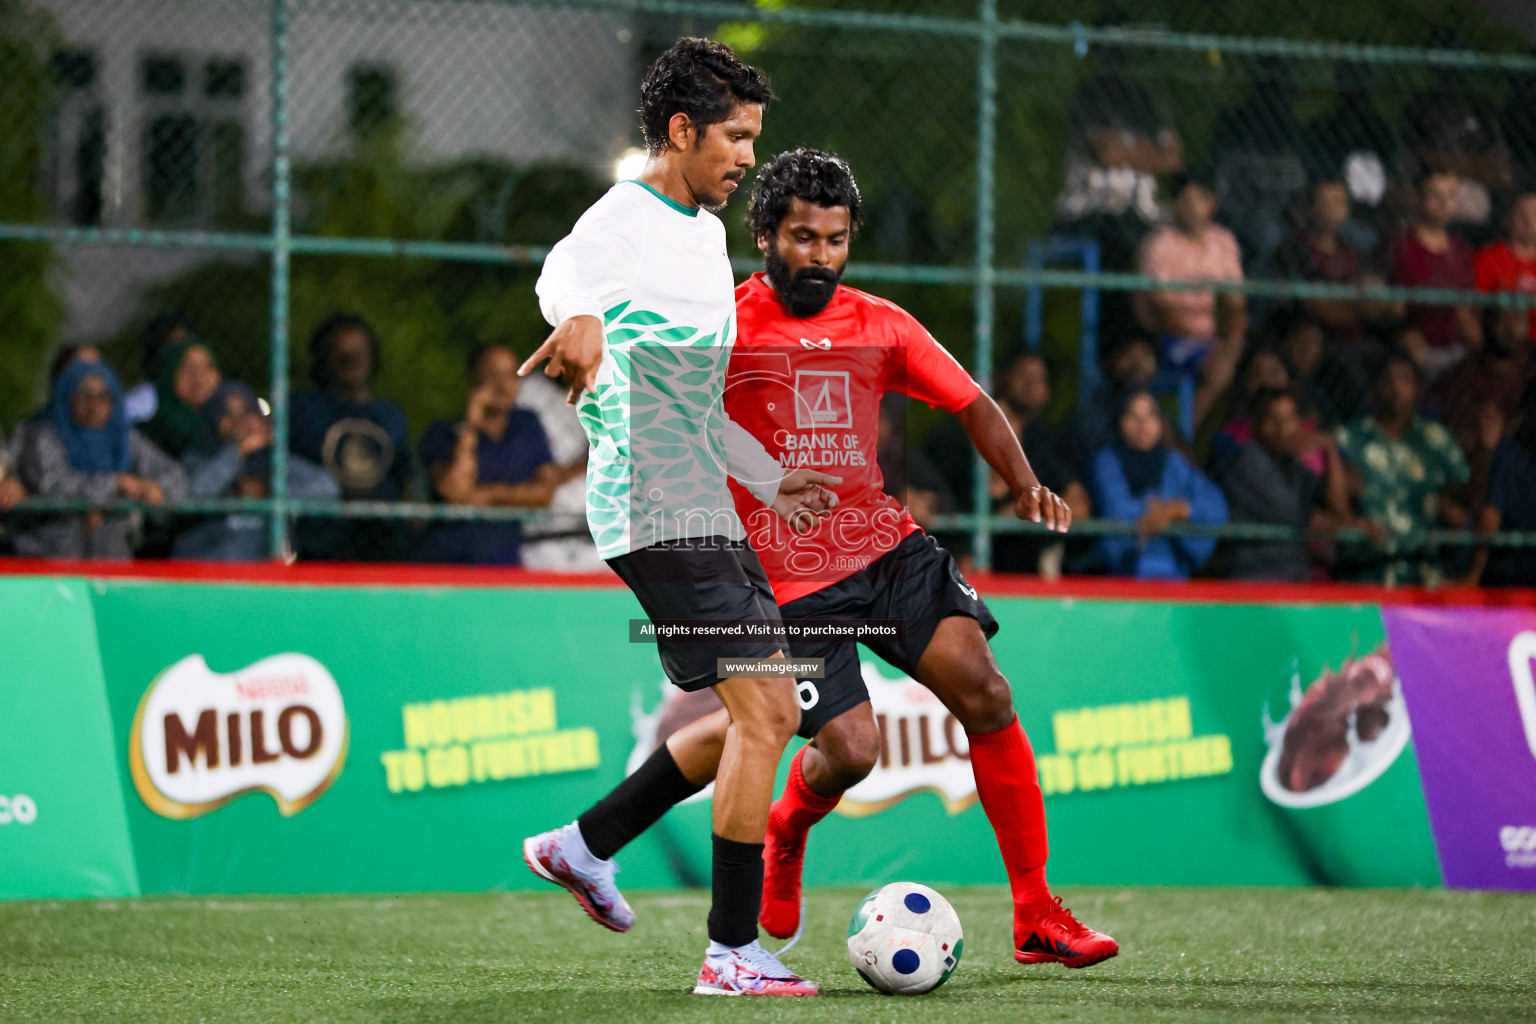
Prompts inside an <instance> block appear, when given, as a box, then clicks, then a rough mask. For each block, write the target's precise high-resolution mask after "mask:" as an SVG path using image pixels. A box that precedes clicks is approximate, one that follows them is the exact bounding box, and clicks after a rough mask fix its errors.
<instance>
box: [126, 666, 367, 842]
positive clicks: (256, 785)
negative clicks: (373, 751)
mask: <svg viewBox="0 0 1536 1024" xmlns="http://www.w3.org/2000/svg"><path fill="white" fill-rule="evenodd" d="M347 741H348V725H347V713H346V708H345V707H343V705H342V701H341V690H340V689H338V688H337V686H336V680H335V679H334V678H333V677H332V676H331V673H330V672H329V671H327V670H326V668H325V666H324V665H322V664H320V663H319V662H318V661H316V660H315V659H314V658H311V657H309V656H308V655H305V654H276V655H273V656H272V657H270V658H263V659H262V660H260V661H258V662H256V663H255V664H253V665H250V666H247V667H246V668H243V669H239V670H238V671H235V672H229V673H222V672H215V671H213V670H212V669H210V668H209V667H208V663H207V662H206V661H204V660H203V656H202V655H201V654H193V655H190V656H188V657H186V658H183V659H182V660H180V661H178V662H176V664H174V665H172V666H171V667H170V668H168V669H166V670H165V671H164V672H162V673H160V675H159V676H157V677H156V678H155V681H154V682H152V683H151V684H150V685H149V690H148V691H147V692H146V693H145V694H144V698H143V700H141V701H140V702H139V709H138V712H137V713H136V714H135V715H134V718H133V730H132V733H131V735H130V737H129V748H128V763H129V769H130V771H131V773H132V775H133V784H134V786H135V787H136V788H137V789H138V791H139V796H140V797H141V798H142V799H143V800H144V803H146V804H147V805H148V806H149V808H150V809H151V810H153V811H154V812H155V813H156V814H160V815H163V816H165V817H167V818H196V817H198V816H199V815H202V814H207V813H208V812H209V811H212V810H216V809H218V808H220V807H222V806H224V805H225V804H227V803H229V802H230V801H231V800H234V799H235V798H237V797H240V796H243V795H244V794H246V793H254V792H264V793H267V794H269V795H270V796H271V797H272V799H273V800H275V801H277V809H278V812H279V813H281V814H282V815H283V816H284V817H289V816H292V815H295V814H297V813H299V812H300V811H302V810H303V809H304V808H306V807H308V806H309V805H310V804H312V803H314V802H315V801H316V800H318V799H319V798H320V796H321V794H323V793H324V792H325V791H326V790H327V789H328V788H330V785H331V783H332V782H334V781H336V776H338V775H340V774H341V768H342V764H343V763H344V762H345V761H346V757H347Z"/></svg>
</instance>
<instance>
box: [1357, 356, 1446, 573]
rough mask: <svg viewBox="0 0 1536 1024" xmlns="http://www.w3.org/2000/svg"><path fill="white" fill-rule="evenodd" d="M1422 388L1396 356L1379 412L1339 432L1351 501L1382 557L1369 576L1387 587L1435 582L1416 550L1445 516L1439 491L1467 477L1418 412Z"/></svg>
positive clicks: (1379, 394) (1379, 393)
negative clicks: (1381, 561) (1380, 550)
mask: <svg viewBox="0 0 1536 1024" xmlns="http://www.w3.org/2000/svg"><path fill="white" fill-rule="evenodd" d="M1420 386H1421V385H1420V378H1419V371H1418V368H1417V367H1416V366H1415V365H1414V363H1413V361H1412V360H1411V359H1409V358H1408V357H1407V356H1406V355H1403V354H1402V353H1393V354H1392V355H1390V356H1388V357H1387V360H1386V362H1385V363H1383V364H1382V367H1381V369H1380V371H1379V372H1378V373H1377V376H1376V381H1375V386H1374V388H1373V391H1372V397H1373V399H1374V401H1375V411H1374V413H1372V414H1371V415H1368V416H1362V417H1360V418H1358V419H1356V420H1355V421H1354V422H1352V423H1350V424H1349V425H1348V426H1345V427H1341V428H1339V431H1338V446H1339V454H1340V455H1342V456H1343V457H1344V461H1345V463H1346V464H1347V466H1348V468H1349V474H1348V475H1349V488H1348V489H1349V494H1350V497H1351V498H1352V499H1353V500H1355V501H1357V502H1358V503H1359V509H1360V513H1361V515H1363V516H1364V517H1365V519H1366V520H1368V521H1369V522H1370V523H1371V526H1372V533H1373V538H1372V539H1373V540H1376V541H1377V542H1378V544H1380V546H1381V547H1382V548H1383V551H1384V556H1385V557H1384V563H1385V564H1384V565H1383V566H1381V568H1380V570H1379V571H1377V570H1376V569H1375V567H1372V571H1371V573H1370V574H1371V575H1373V576H1376V577H1378V578H1380V579H1382V580H1383V581H1384V582H1386V583H1387V584H1388V585H1392V584H1396V583H1417V582H1421V581H1423V582H1434V580H1435V578H1436V577H1437V576H1438V569H1437V568H1436V567H1435V566H1434V565H1433V564H1432V563H1431V562H1430V561H1429V560H1428V559H1427V558H1426V557H1425V556H1424V555H1423V554H1422V553H1421V552H1419V551H1418V550H1417V549H1418V548H1419V547H1420V546H1421V545H1422V542H1423V539H1424V534H1425V532H1426V531H1428V530H1429V529H1431V528H1433V527H1434V525H1435V523H1436V521H1437V519H1438V517H1439V515H1440V495H1441V492H1442V491H1444V490H1445V489H1446V488H1447V487H1451V486H1453V485H1455V484H1459V483H1462V482H1464V481H1465V480H1466V479H1467V477H1468V475H1469V474H1468V469H1467V461H1466V459H1465V458H1464V457H1463V456H1462V453H1461V448H1460V447H1458V446H1457V444H1456V441H1455V439H1454V438H1452V437H1451V434H1450V431H1448V430H1446V429H1445V428H1444V427H1442V426H1440V424H1438V423H1432V422H1430V421H1428V420H1425V419H1423V418H1422V417H1420V416H1419V415H1418V414H1417V413H1416V412H1415V411H1414V410H1415V409H1416V407H1417V406H1418V402H1419V391H1420Z"/></svg>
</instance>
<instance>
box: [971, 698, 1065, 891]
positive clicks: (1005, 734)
mask: <svg viewBox="0 0 1536 1024" xmlns="http://www.w3.org/2000/svg"><path fill="white" fill-rule="evenodd" d="M966 735H967V738H968V739H969V740H970V743H971V771H972V772H974V773H975V775H976V795H977V796H979V797H980V798H981V807H982V810H984V811H986V812H987V820H988V821H990V822H991V823H992V831H993V832H995V833H996V834H997V845H998V848H999V849H1000V850H1001V851H1002V853H1003V866H1004V867H1006V868H1007V869H1008V885H1009V887H1010V888H1012V889H1013V902H1014V905H1015V906H1018V907H1027V906H1032V905H1038V904H1045V903H1049V902H1050V901H1051V899H1052V897H1051V890H1050V888H1049V887H1048V886H1047V885H1046V884H1045V859H1046V854H1047V852H1048V846H1047V843H1046V837H1045V797H1044V795H1043V794H1042V793H1041V792H1040V779H1039V777H1038V776H1037V775H1036V774H1035V752H1034V749H1033V748H1031V747H1030V745H1029V737H1028V736H1025V735H1024V727H1023V726H1021V725H1020V724H1019V720H1018V719H1017V718H1015V719H1014V720H1013V724H1012V725H1009V726H1008V727H1007V728H1006V729H999V730H998V731H997V732H987V733H967V734H966Z"/></svg>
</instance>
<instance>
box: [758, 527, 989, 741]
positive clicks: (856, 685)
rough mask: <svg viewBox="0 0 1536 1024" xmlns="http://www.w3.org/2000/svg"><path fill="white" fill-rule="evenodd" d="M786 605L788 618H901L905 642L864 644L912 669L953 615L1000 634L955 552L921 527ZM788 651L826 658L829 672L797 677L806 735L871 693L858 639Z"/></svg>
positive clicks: (798, 645) (793, 646)
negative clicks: (866, 562)
mask: <svg viewBox="0 0 1536 1024" xmlns="http://www.w3.org/2000/svg"><path fill="white" fill-rule="evenodd" d="M781 610H782V612H783V614H784V621H785V622H798V621H803V620H806V619H896V620H900V621H902V622H904V623H906V631H905V632H906V635H905V636H904V637H903V638H902V640H901V642H900V643H885V642H873V643H865V644H864V646H865V647H868V648H869V649H870V650H871V651H874V652H875V653H876V654H878V655H879V656H880V657H881V658H882V659H883V660H884V661H886V662H887V663H889V664H891V665H893V666H895V667H896V668H898V669H900V670H901V671H903V672H905V673H906V674H907V675H914V674H915V673H916V671H917V662H918V659H920V658H922V656H923V652H924V651H926V650H927V649H928V644H929V643H930V642H931V641H932V640H933V634H934V633H935V632H936V631H937V630H938V628H939V623H940V622H942V621H944V620H945V619H946V618H948V617H949V616H951V615H967V616H969V617H971V618H973V619H975V620H976V621H977V622H978V623H979V624H980V625H981V631H982V633H983V634H984V635H985V636H986V638H987V639H988V640H990V639H992V638H993V637H994V636H996V635H997V628H998V627H997V619H995V618H993V617H992V612H991V610H990V609H988V608H987V605H986V602H985V601H983V600H982V599H981V598H980V597H979V596H978V595H977V593H976V588H975V587H973V586H971V585H970V584H969V583H967V582H965V577H964V576H962V575H960V567H959V566H957V565H956V564H955V560H954V558H952V557H951V556H950V554H949V552H948V551H945V550H944V549H943V548H941V547H939V544H938V541H936V540H934V539H933V538H932V537H930V536H928V535H927V534H926V533H923V532H922V531H921V530H916V531H913V532H912V533H909V534H907V536H906V538H905V539H904V540H902V542H901V543H900V544H898V545H896V547H894V548H892V549H891V550H890V551H887V552H886V553H885V554H883V555H881V556H880V557H879V558H877V559H875V560H874V561H873V562H871V563H869V565H867V566H865V567H864V568H863V569H861V570H859V571H858V572H856V573H854V574H853V575H852V576H849V577H848V578H847V579H844V580H839V581H837V582H836V583H834V584H832V585H831V586H830V587H824V588H823V589H821V590H818V591H816V592H815V593H814V594H807V595H806V596H805V597H802V598H800V599H799V600H796V601H791V602H789V603H788V604H786V605H784V607H783V608H782V609H781ZM790 654H791V655H793V656H794V657H796V658H823V659H825V661H826V676H825V678H822V679H811V680H802V681H800V682H799V684H798V685H799V688H800V690H799V693H800V709H801V710H800V735H801V736H804V737H805V738H807V739H809V738H810V737H812V736H815V735H816V733H818V732H819V731H821V727H822V726H824V725H826V724H827V723H828V722H830V721H832V719H834V718H836V717H837V716H838V715H840V714H842V713H843V712H845V711H847V710H849V709H851V708H855V707H857V706H858V705H860V704H862V703H864V702H865V701H867V700H869V689H868V688H867V687H866V686H865V685H864V675H863V673H861V672H860V671H859V652H858V650H857V649H856V645H855V644H852V643H847V642H841V643H840V642H835V641H824V640H816V641H809V642H807V641H792V642H791V643H790ZM807 705H809V706H807Z"/></svg>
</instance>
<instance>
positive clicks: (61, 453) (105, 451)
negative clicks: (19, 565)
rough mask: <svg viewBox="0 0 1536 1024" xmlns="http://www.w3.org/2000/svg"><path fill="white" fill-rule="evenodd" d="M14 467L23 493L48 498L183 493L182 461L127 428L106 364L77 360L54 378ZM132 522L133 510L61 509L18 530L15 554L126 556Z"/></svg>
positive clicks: (173, 498) (171, 499) (145, 497)
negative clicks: (40, 414) (43, 411)
mask: <svg viewBox="0 0 1536 1024" xmlns="http://www.w3.org/2000/svg"><path fill="white" fill-rule="evenodd" d="M18 472H19V475H20V477H21V482H22V484H23V485H24V486H25V487H26V488H27V490H28V491H29V492H31V493H32V494H35V495H39V496H42V497H48V498H66V499H73V500H77V501H87V502H92V503H96V504H106V503H108V502H112V501H116V500H119V499H127V500H130V501H137V502H142V503H144V504H146V505H165V504H174V503H175V502H178V501H180V500H181V499H182V497H183V496H184V495H185V493H186V476H185V475H184V474H183V473H182V471H181V467H179V466H177V465H176V463H175V462H174V461H172V460H171V459H170V458H169V457H168V456H166V455H165V453H164V452H162V451H160V449H158V448H156V447H155V446H154V444H153V443H152V442H150V441H149V440H148V439H147V438H145V437H144V436H143V435H142V434H140V433H139V432H138V431H136V430H134V429H132V428H131V427H129V425H128V419H127V417H126V416H125V415H124V413H123V388H122V385H121V384H120V383H118V379H117V374H115V373H113V372H112V369H111V367H109V366H107V365H106V364H105V363H101V362H86V361H82V360H78V359H77V360H76V361H75V362H73V363H70V364H69V366H68V367H67V368H66V369H65V370H64V371H63V372H62V373H61V374H60V375H59V378H58V380H56V381H55V382H54V385H53V391H52V393H51V395H50V398H49V402H48V407H47V410H46V418H44V419H42V420H40V421H39V422H37V423H36V425H35V429H34V430H31V431H29V432H28V434H27V437H26V444H25V446H24V449H23V450H22V451H21V453H20V455H19V457H18ZM138 525H139V517H138V515H137V513H134V514H124V513H113V512H100V511H89V512H85V513H66V514H64V515H61V516H58V517H50V518H49V519H47V520H46V521H44V522H43V523H42V524H41V525H39V526H37V527H36V528H34V529H31V530H29V531H27V532H25V533H22V534H21V535H19V536H18V537H17V538H16V553H17V554H19V555H23V556H25V557H32V558H112V559H127V558H131V557H132V556H133V546H134V535H135V534H136V532H137V527H138Z"/></svg>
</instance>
